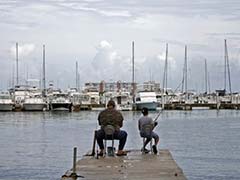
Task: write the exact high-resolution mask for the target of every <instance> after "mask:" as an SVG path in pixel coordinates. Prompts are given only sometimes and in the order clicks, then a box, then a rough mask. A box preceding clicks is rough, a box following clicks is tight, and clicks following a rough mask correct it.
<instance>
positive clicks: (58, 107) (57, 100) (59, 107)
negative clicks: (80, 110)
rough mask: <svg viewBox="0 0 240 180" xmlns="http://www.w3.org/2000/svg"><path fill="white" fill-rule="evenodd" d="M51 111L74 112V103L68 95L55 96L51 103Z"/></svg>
mask: <svg viewBox="0 0 240 180" xmlns="http://www.w3.org/2000/svg"><path fill="white" fill-rule="evenodd" d="M50 109H51V110H53V111H72V103H71V101H70V99H69V97H68V94H67V93H57V94H53V97H52V100H51V102H50Z"/></svg>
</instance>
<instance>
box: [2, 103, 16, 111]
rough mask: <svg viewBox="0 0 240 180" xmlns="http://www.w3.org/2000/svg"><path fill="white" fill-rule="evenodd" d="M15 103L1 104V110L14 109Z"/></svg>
mask: <svg viewBox="0 0 240 180" xmlns="http://www.w3.org/2000/svg"><path fill="white" fill-rule="evenodd" d="M12 110H13V104H0V111H12Z"/></svg>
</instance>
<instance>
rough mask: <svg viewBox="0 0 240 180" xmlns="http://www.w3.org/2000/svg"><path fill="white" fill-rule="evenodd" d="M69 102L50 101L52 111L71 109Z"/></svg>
mask: <svg viewBox="0 0 240 180" xmlns="http://www.w3.org/2000/svg"><path fill="white" fill-rule="evenodd" d="M71 109H72V105H71V103H52V104H51V110H53V111H71Z"/></svg>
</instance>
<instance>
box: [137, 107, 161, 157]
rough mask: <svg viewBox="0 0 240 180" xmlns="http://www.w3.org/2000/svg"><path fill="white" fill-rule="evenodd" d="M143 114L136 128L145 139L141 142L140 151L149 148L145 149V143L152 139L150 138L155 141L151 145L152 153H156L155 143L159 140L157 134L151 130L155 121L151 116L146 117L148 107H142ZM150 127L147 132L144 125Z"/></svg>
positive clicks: (155, 123)
mask: <svg viewBox="0 0 240 180" xmlns="http://www.w3.org/2000/svg"><path fill="white" fill-rule="evenodd" d="M142 114H143V116H142V117H141V118H140V119H139V120H138V129H139V131H140V136H141V137H143V138H146V141H145V142H144V144H143V148H142V150H141V151H142V152H144V153H148V152H149V150H148V149H146V146H147V144H148V143H149V142H150V141H151V140H152V138H153V139H154V141H155V144H154V145H153V146H152V148H153V152H154V154H157V152H158V151H157V144H158V142H159V136H158V135H157V134H156V133H155V132H153V131H152V130H153V128H154V127H155V126H156V125H157V122H154V121H153V119H152V118H151V117H148V108H146V107H144V108H143V109H142ZM146 126H148V127H151V129H150V130H148V132H146V130H145V128H144V127H146Z"/></svg>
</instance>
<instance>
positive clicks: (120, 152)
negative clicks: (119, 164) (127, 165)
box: [116, 151, 127, 156]
mask: <svg viewBox="0 0 240 180" xmlns="http://www.w3.org/2000/svg"><path fill="white" fill-rule="evenodd" d="M116 155H117V156H126V155H127V152H126V151H118V153H117V154H116Z"/></svg>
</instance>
